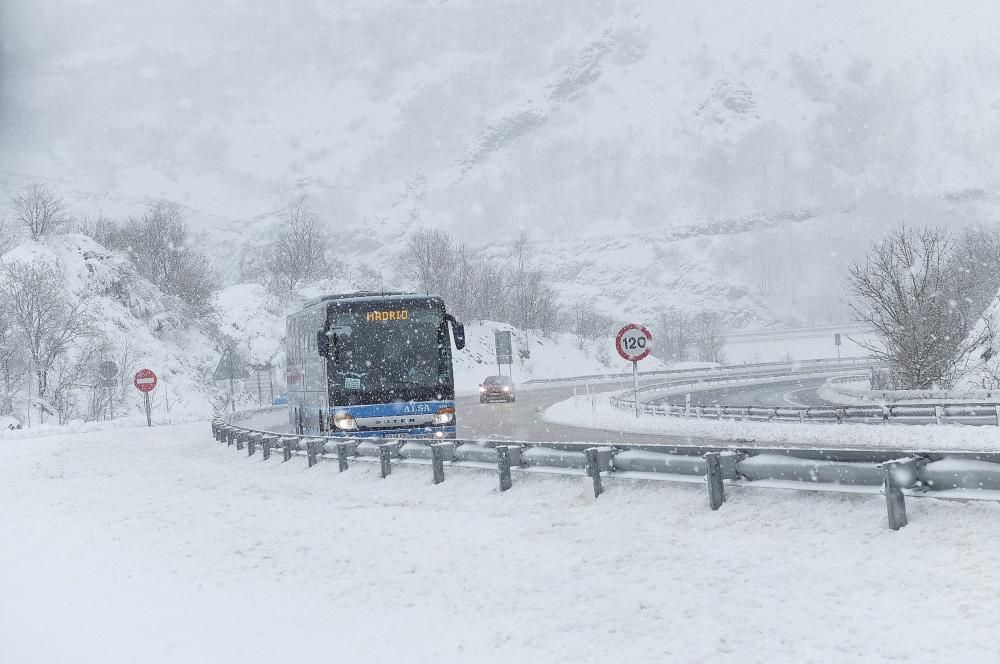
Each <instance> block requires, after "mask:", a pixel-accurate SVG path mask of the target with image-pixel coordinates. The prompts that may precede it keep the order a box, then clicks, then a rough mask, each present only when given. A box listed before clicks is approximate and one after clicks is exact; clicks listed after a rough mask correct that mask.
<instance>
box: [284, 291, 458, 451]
mask: <svg viewBox="0 0 1000 664" xmlns="http://www.w3.org/2000/svg"><path fill="white" fill-rule="evenodd" d="M449 332H450V334H449ZM452 341H454V345H455V348H456V349H458V350H461V349H462V348H464V347H465V328H464V326H463V325H462V324H461V323H459V322H458V321H457V320H455V318H454V316H451V315H450V314H448V312H447V310H446V309H445V305H444V301H443V300H442V299H441V298H440V297H435V296H432V295H416V294H412V293H385V294H379V293H353V294H347V295H327V296H323V297H320V298H317V299H314V300H312V301H310V302H307V303H306V305H305V307H304V308H303V309H302V310H301V311H299V312H296V313H294V314H292V315H291V316H289V317H288V327H287V334H286V337H285V350H286V354H287V368H286V377H287V380H288V413H289V424H290V425H291V426H292V430H293V431H297V432H298V433H300V434H318V435H325V436H349V437H370V438H454V437H455V433H456V428H455V427H456V420H455V379H454V373H453V370H452V364H451V346H452Z"/></svg>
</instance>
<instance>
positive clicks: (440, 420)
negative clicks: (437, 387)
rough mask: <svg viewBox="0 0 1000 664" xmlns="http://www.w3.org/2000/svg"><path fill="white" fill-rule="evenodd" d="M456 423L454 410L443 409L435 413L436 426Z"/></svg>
mask: <svg viewBox="0 0 1000 664" xmlns="http://www.w3.org/2000/svg"><path fill="white" fill-rule="evenodd" d="M454 421H455V409H454V408H442V409H441V410H439V411H438V412H436V413H434V424H451V423H452V422H454Z"/></svg>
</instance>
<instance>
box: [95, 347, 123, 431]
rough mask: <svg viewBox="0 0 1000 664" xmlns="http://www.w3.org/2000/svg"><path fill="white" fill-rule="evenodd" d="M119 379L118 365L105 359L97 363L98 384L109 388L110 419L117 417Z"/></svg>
mask: <svg viewBox="0 0 1000 664" xmlns="http://www.w3.org/2000/svg"><path fill="white" fill-rule="evenodd" d="M117 381H118V365H117V364H115V363H114V362H112V361H110V360H103V361H101V363H100V364H98V365H97V384H98V385H100V386H101V387H106V388H108V419H109V420H113V419H115V406H114V401H115V393H114V387H115V383H116V382H117Z"/></svg>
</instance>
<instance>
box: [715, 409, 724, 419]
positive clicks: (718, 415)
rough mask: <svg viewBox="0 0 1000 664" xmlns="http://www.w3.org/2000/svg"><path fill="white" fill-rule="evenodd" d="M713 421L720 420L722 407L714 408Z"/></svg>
mask: <svg viewBox="0 0 1000 664" xmlns="http://www.w3.org/2000/svg"><path fill="white" fill-rule="evenodd" d="M715 419H717V420H720V421H721V420H722V406H716V407H715Z"/></svg>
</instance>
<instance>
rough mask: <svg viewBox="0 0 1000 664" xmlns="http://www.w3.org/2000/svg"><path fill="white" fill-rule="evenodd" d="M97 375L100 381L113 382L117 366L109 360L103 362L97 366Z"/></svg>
mask: <svg viewBox="0 0 1000 664" xmlns="http://www.w3.org/2000/svg"><path fill="white" fill-rule="evenodd" d="M97 375H98V376H100V378H101V379H102V380H114V379H115V378H117V377H118V365H117V364H115V363H114V362H111V361H110V360H104V361H103V362H101V363H100V364H98V365H97Z"/></svg>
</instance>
